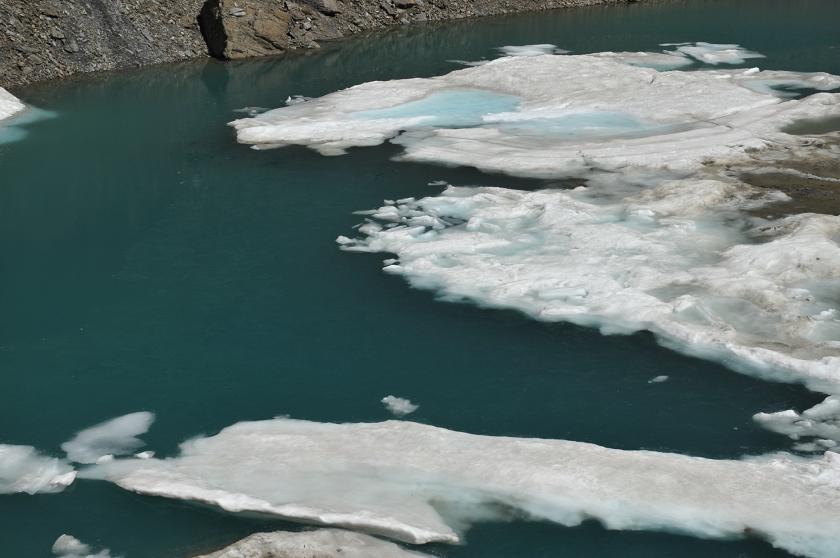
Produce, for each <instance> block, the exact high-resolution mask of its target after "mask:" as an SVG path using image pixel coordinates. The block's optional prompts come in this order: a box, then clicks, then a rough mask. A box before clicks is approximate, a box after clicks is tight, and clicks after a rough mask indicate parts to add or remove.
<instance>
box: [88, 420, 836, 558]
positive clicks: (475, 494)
mask: <svg viewBox="0 0 840 558" xmlns="http://www.w3.org/2000/svg"><path fill="white" fill-rule="evenodd" d="M82 474H83V475H84V476H85V477H87V478H102V479H107V480H110V481H113V482H115V483H116V484H118V485H119V486H121V487H123V488H125V489H127V490H131V491H135V492H138V493H142V494H149V495H157V496H164V497H169V498H176V499H181V500H189V501H195V502H201V503H204V504H210V505H215V506H218V507H220V508H222V509H224V510H227V511H229V512H248V513H258V514H265V515H273V516H277V517H281V518H285V519H290V520H296V521H302V522H306V523H316V524H325V525H333V526H341V527H347V528H354V529H359V530H363V531H367V532H370V533H373V534H379V535H384V536H387V537H390V538H394V539H397V540H400V541H404V542H410V543H427V542H434V541H439V542H450V543H454V542H458V541H459V540H461V535H460V534H459V532H458V530H457V527H456V526H457V525H463V524H465V523H469V522H470V521H472V520H477V519H478V520H480V519H481V518H486V517H488V515H490V511H489V510H495V513H496V514H497V515H498V514H504V513H509V514H513V516H515V515H517V514H519V515H524V516H526V517H530V518H534V519H542V520H548V521H553V522H557V523H560V524H563V525H577V524H579V523H581V522H582V521H585V520H587V519H596V520H598V521H600V522H601V523H603V524H604V525H605V526H606V527H607V528H610V529H632V530H648V529H664V530H669V531H676V532H681V533H686V534H692V535H695V536H700V537H727V538H728V537H739V536H758V537H762V538H764V539H766V540H767V541H769V542H770V543H771V544H773V545H774V546H777V547H780V548H784V549H786V550H788V551H790V552H792V553H794V554H797V555H801V556H809V557H812V558H833V557H836V556H837V555H838V553H840V531H838V530H837V528H836V527H837V524H838V522H840V456H839V455H838V454H834V453H831V452H828V453H826V454H825V455H824V456H822V457H820V458H812V459H806V458H797V457H794V456H791V455H788V454H777V455H771V456H765V457H761V458H751V459H744V460H740V461H735V460H712V459H704V458H698V457H690V456H684V455H678V454H668V453H658V452H650V451H624V450H613V449H607V448H603V447H600V446H595V445H592V444H587V443H582V442H570V441H562V440H547V439H524V438H508V437H490V436H477V435H472V434H465V433H459V432H453V431H449V430H445V429H441V428H435V427H432V426H426V425H421V424H417V423H411V422H405V421H388V422H382V423H374V424H323V423H314V422H306V421H296V420H290V419H274V420H269V421H260V422H243V423H238V424H235V425H233V426H231V427H228V428H226V429H224V430H223V431H221V432H220V433H219V434H217V435H215V436H212V437H209V438H199V439H193V440H190V441H188V442H185V443H184V444H182V446H181V454H180V456H178V457H174V458H170V459H148V460H137V459H120V460H116V461H113V462H110V463H107V464H103V465H98V466H95V467H93V468H91V469H89V470H86V471H85V472H84V473H82ZM504 510H508V512H505V511H504Z"/></svg>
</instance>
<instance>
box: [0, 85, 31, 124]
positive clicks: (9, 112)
mask: <svg viewBox="0 0 840 558" xmlns="http://www.w3.org/2000/svg"><path fill="white" fill-rule="evenodd" d="M25 108H26V105H24V104H23V103H22V102H21V101H20V100H19V99H17V98H16V97H15V96H14V95H12V94H11V93H9V92H8V91H6V90H5V89H3V88H2V87H0V120H5V119H6V118H9V117H12V116H14V115H15V114H17V113H19V112H21V111H23V109H25Z"/></svg>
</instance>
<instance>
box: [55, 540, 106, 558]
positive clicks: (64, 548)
mask: <svg viewBox="0 0 840 558" xmlns="http://www.w3.org/2000/svg"><path fill="white" fill-rule="evenodd" d="M52 553H53V554H54V555H55V556H58V558H111V551H110V550H108V549H107V548H106V549H104V550H100V551H99V552H97V553H96V554H94V553H93V550H92V549H91V547H90V545H87V544H85V543H83V542H82V541H80V540H79V539H77V538H76V537H74V536H72V535H67V534H64V535H61V536H60V537H58V539H56V541H55V543H54V544H53V546H52Z"/></svg>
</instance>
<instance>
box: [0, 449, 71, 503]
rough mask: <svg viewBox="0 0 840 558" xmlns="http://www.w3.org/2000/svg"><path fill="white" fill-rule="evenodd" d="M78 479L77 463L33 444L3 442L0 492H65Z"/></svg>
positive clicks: (0, 455) (0, 465)
mask: <svg viewBox="0 0 840 558" xmlns="http://www.w3.org/2000/svg"><path fill="white" fill-rule="evenodd" d="M75 479H76V473H75V471H74V470H73V467H71V466H70V465H68V464H67V463H66V462H64V461H62V460H60V459H57V458H55V457H48V456H45V455H41V454H40V453H39V452H38V451H37V450H36V449H35V448H33V447H31V446H15V445H9V444H0V494H15V493H20V492H23V493H27V494H36V493H45V492H46V493H48V492H61V491H62V490H64V489H65V488H66V487H67V486H69V485H70V484H72V483H73V481H74V480H75Z"/></svg>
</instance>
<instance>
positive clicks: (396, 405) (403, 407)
mask: <svg viewBox="0 0 840 558" xmlns="http://www.w3.org/2000/svg"><path fill="white" fill-rule="evenodd" d="M382 403H384V404H385V408H386V409H388V410H389V411H390V412H391V413H392V414H394V415H395V416H398V417H404V416H405V415H410V414H411V413H413V412H414V411H416V410H417V409H419V408H420V406H419V405H415V404H414V403H412V402H411V401H409V400H408V399H403V398H402V397H395V396H393V395H388V396H386V397H383V398H382Z"/></svg>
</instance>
